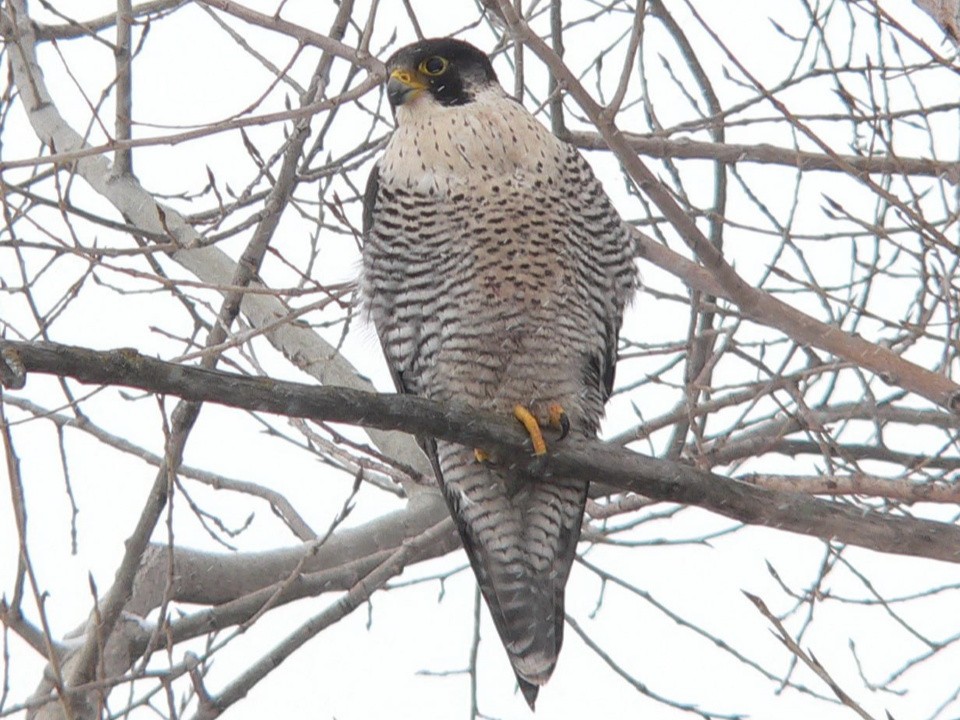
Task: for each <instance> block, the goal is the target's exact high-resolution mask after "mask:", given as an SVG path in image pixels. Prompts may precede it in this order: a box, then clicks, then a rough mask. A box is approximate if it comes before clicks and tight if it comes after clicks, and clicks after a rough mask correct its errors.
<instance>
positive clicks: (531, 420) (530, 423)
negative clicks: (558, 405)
mask: <svg viewBox="0 0 960 720" xmlns="http://www.w3.org/2000/svg"><path fill="white" fill-rule="evenodd" d="M551 412H552V410H551ZM513 416H514V417H515V418H516V419H517V420H519V421H520V422H521V423H523V427H524V428H526V430H527V434H528V435H529V436H530V442H531V443H532V444H533V454H534V455H545V454H546V452H547V444H546V443H545V442H544V441H543V433H542V432H541V431H540V423H538V422H537V419H536V418H535V417H534V416H533V413H532V412H530V411H529V410H527V408H525V407H524V406H523V405H514V406H513Z"/></svg>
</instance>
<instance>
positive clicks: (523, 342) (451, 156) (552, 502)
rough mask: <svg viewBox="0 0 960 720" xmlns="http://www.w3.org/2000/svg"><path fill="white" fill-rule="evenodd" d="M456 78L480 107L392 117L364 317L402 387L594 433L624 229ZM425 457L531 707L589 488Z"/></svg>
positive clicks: (432, 449)
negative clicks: (553, 411) (519, 409)
mask: <svg viewBox="0 0 960 720" xmlns="http://www.w3.org/2000/svg"><path fill="white" fill-rule="evenodd" d="M427 42H428V43H429V42H431V41H427ZM434 42H438V41H434ZM444 42H447V43H449V42H451V41H444ZM467 47H468V48H470V46H467ZM471 49H472V48H471ZM473 50H474V51H475V52H476V53H477V54H478V55H479V51H476V50H475V49H473ZM403 52H404V51H401V53H403ZM401 53H398V54H397V55H396V56H395V60H393V61H391V63H389V64H388V66H397V65H402V62H401V61H402V60H405V58H404V56H402V55H401ZM398 57H399V58H400V60H396V58H398ZM480 58H482V59H483V60H484V61H485V60H486V58H485V57H484V56H482V55H480ZM469 60H470V57H469V54H468V55H466V56H465V59H461V64H460V68H459V69H460V70H461V71H464V64H468V63H469ZM477 62H479V60H478V61H477ZM451 64H453V63H451ZM454 69H457V68H456V67H455V68H454ZM467 69H469V68H467ZM489 72H490V73H492V69H491V70H490V71H489ZM471 77H473V78H475V81H474V83H473V84H470V83H469V82H467V80H469V79H470V78H471ZM460 79H461V80H462V83H461V84H462V85H463V87H465V88H466V89H467V90H468V91H469V93H470V96H469V102H463V103H461V104H441V103H438V102H436V101H435V100H434V98H432V97H431V95H430V93H429V92H423V93H420V94H419V97H416V98H415V99H413V100H412V101H410V102H404V103H403V104H401V105H400V106H398V107H397V108H396V116H397V123H398V125H397V129H396V130H395V132H394V133H393V135H392V136H391V138H390V140H389V142H388V144H387V147H386V149H385V151H384V153H383V156H382V157H381V158H380V160H379V161H378V163H377V164H376V166H375V167H374V169H373V171H372V173H371V179H370V182H369V184H368V188H367V193H366V198H365V212H364V219H365V229H364V253H363V274H362V281H361V289H362V297H363V302H364V306H365V310H366V312H367V313H368V314H369V317H370V318H371V320H372V321H373V323H374V325H375V327H376V329H377V333H378V335H379V337H380V340H381V343H382V345H383V348H384V352H385V355H386V357H387V361H388V364H389V365H390V367H391V372H392V373H393V376H394V379H395V381H396V383H397V387H398V389H399V390H400V391H402V392H408V393H412V394H416V395H420V396H423V397H427V398H430V399H433V400H437V401H440V402H445V401H450V400H456V401H461V402H467V403H469V404H471V405H473V406H474V407H477V408H481V409H484V410H489V411H494V412H498V413H503V414H505V415H509V414H511V413H512V410H513V407H514V405H516V404H521V405H524V406H526V407H528V408H530V410H531V411H532V412H533V413H534V415H536V416H537V417H538V418H540V419H541V421H542V422H544V423H545V422H546V419H547V416H548V408H549V406H550V405H551V404H552V403H559V404H560V405H562V406H563V408H564V409H565V411H566V413H567V415H568V417H569V419H570V423H571V428H572V430H571V431H572V432H576V433H582V434H584V435H588V436H592V435H595V434H596V432H597V429H598V425H599V421H600V417H601V415H602V412H603V405H604V402H605V401H606V399H607V397H608V396H609V394H610V391H611V386H612V383H613V370H614V365H615V363H616V352H617V333H618V330H619V327H620V323H621V319H622V316H623V311H624V306H625V304H626V303H627V302H628V300H629V299H630V298H631V296H632V295H633V293H634V291H635V287H636V284H637V274H636V268H635V264H634V261H633V258H634V256H635V249H634V246H633V244H632V241H631V239H630V238H631V236H630V231H629V229H628V228H627V227H626V226H625V225H624V224H623V223H622V221H621V220H620V217H619V216H618V215H617V213H616V211H615V210H614V208H613V207H612V205H611V204H610V201H609V199H608V198H607V196H606V194H605V193H604V191H603V189H602V187H601V186H600V183H599V182H598V180H597V179H596V177H595V176H594V174H593V172H592V170H591V169H590V166H589V165H588V164H587V163H586V161H585V160H584V159H583V158H582V157H581V155H580V154H579V153H578V152H577V151H576V149H574V148H573V147H571V146H570V145H567V144H565V143H563V142H561V141H559V140H558V139H557V138H555V137H554V136H553V135H551V134H550V132H549V131H548V130H547V129H546V128H545V127H544V126H542V125H541V124H540V123H539V122H537V121H536V119H535V118H534V117H533V116H532V115H530V113H529V112H527V111H526V110H525V109H524V108H523V106H522V105H520V104H519V103H517V102H515V101H514V100H512V99H511V98H510V97H509V96H507V95H506V93H505V92H504V91H503V90H502V88H501V87H500V85H499V84H498V83H497V82H495V81H491V80H489V79H488V78H485V77H483V76H482V74H481V73H479V72H477V73H474V74H473V75H471V74H470V73H467V72H465V71H464V72H463V73H462V77H461V78H460ZM424 446H425V448H426V449H427V451H428V454H430V455H431V460H432V461H433V464H434V468H435V470H436V471H437V476H438V480H439V482H440V485H441V488H442V490H443V493H444V496H445V498H446V501H447V503H448V505H449V508H450V511H451V513H452V515H453V517H454V518H455V520H456V522H457V526H458V528H459V531H460V535H461V538H462V539H463V544H464V548H465V549H466V552H467V555H468V556H469V558H470V563H471V566H472V567H473V570H474V573H475V574H476V577H477V581H478V583H479V585H480V588H481V590H482V593H483V596H484V598H485V600H486V602H487V605H488V606H489V608H490V611H491V615H492V616H493V620H494V623H495V625H496V628H497V631H498V632H499V634H500V637H501V640H502V641H503V644H504V646H505V648H506V650H507V654H508V656H509V658H510V661H511V663H512V665H513V667H514V670H515V672H516V675H517V678H518V681H519V682H520V687H521V689H522V690H523V692H524V695H525V697H526V698H527V701H528V702H529V703H530V704H531V707H532V705H533V700H534V699H535V698H536V693H537V689H538V687H539V686H540V685H542V684H543V683H544V682H546V680H547V679H548V678H549V677H550V674H551V672H552V671H553V668H554V666H555V664H556V660H557V655H558V653H559V651H560V646H561V643H562V639H563V623H564V619H563V612H564V611H563V598H564V587H565V585H566V581H567V578H568V576H569V573H570V568H571V565H572V562H573V559H574V555H575V552H576V545H577V540H578V538H579V535H580V524H581V521H582V517H583V508H584V502H585V500H586V495H587V486H588V483H587V482H586V481H585V480H580V479H576V478H557V477H548V478H542V479H531V478H527V477H524V478H521V477H517V476H516V475H515V473H512V472H511V470H510V468H509V467H506V466H501V465H499V464H497V463H496V458H494V459H493V462H491V463H480V462H477V460H476V458H475V457H474V453H473V451H472V449H470V448H464V447H462V446H458V445H456V444H453V443H448V442H443V441H440V442H436V443H434V442H432V441H427V442H425V443H424Z"/></svg>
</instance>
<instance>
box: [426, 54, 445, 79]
mask: <svg viewBox="0 0 960 720" xmlns="http://www.w3.org/2000/svg"><path fill="white" fill-rule="evenodd" d="M449 64H450V63H448V62H447V59H446V58H442V57H440V56H439V55H434V56H433V57H428V58H427V59H426V60H424V61H423V62H422V63H420V72H422V73H423V74H424V75H442V74H443V73H444V71H445V70H446V69H447V65H449Z"/></svg>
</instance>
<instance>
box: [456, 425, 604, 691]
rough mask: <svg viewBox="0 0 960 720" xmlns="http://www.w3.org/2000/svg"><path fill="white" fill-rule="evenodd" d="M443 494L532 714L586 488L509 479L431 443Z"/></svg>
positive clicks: (554, 639)
mask: <svg viewBox="0 0 960 720" xmlns="http://www.w3.org/2000/svg"><path fill="white" fill-rule="evenodd" d="M437 451H438V460H439V463H438V464H439V466H440V471H441V472H440V477H441V478H442V485H443V491H444V496H445V497H446V500H447V503H448V505H449V507H450V511H451V513H452V515H453V517H454V519H455V521H456V523H457V528H458V530H459V531H460V537H461V538H462V540H463V545H464V549H465V550H466V551H467V556H468V557H469V559H470V564H471V566H472V567H473V571H474V574H475V575H476V577H477V582H478V584H479V585H480V590H481V592H482V593H483V596H484V599H485V600H486V603H487V606H488V607H489V609H490V614H491V616H492V617H493V621H494V625H495V626H496V628H497V632H498V633H499V635H500V639H501V641H502V642H503V645H504V648H505V649H506V651H507V655H508V656H509V658H510V662H511V664H512V666H513V668H514V672H515V673H516V675H517V681H518V682H519V684H520V689H521V691H522V692H523V695H524V698H525V699H526V700H527V703H528V704H529V705H530V707H531V708H533V705H534V702H535V700H536V697H537V691H538V690H539V686H540V685H543V684H544V683H545V682H546V681H547V680H548V679H549V678H550V675H551V674H552V672H553V669H554V667H555V665H556V663H557V656H558V654H559V652H560V646H561V645H562V643H563V622H564V619H563V618H564V615H563V598H564V587H565V585H566V582H567V577H568V576H569V574H570V568H571V565H572V564H573V558H574V555H575V553H576V546H577V540H578V539H579V536H580V523H581V520H582V517H583V506H584V502H585V501H586V492H587V485H586V483H584V482H582V481H578V480H569V479H565V478H549V479H548V480H544V481H537V480H532V479H520V480H516V481H515V480H513V479H511V478H508V477H507V476H506V475H505V474H504V472H503V471H502V470H499V469H497V468H496V467H495V466H491V465H486V464H480V463H478V462H476V460H475V458H474V455H473V452H472V451H471V450H469V449H466V448H463V447H461V446H458V445H452V444H449V443H445V442H438V443H437Z"/></svg>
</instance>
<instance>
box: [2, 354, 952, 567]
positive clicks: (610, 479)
mask: <svg viewBox="0 0 960 720" xmlns="http://www.w3.org/2000/svg"><path fill="white" fill-rule="evenodd" d="M10 356H12V357H15V358H16V359H17V361H18V362H19V364H20V366H21V367H22V368H23V371H25V372H28V373H29V372H39V373H44V374H51V375H56V376H59V377H67V378H73V379H75V380H78V381H80V382H82V383H88V384H100V385H125V386H128V387H133V388H138V389H140V390H144V391H147V392H154V393H161V394H170V395H176V396H178V397H181V398H184V399H187V400H195V401H205V402H215V403H219V404H222V405H229V406H231V407H237V408H243V409H246V410H256V411H261V412H271V413H277V414H281V415H290V416H296V417H304V418H311V419H314V420H323V421H327V422H342V423H348V424H352V425H362V426H364V427H375V428H379V429H381V430H403V431H405V432H410V433H414V434H417V435H429V436H433V437H437V438H441V439H444V440H452V441H455V442H460V443H463V444H464V445H469V446H474V447H485V448H491V449H497V450H500V451H502V452H503V453H504V456H505V457H509V458H510V459H511V461H512V462H515V463H517V464H518V465H523V464H524V463H525V462H527V463H528V465H529V462H528V461H525V460H524V459H523V458H527V459H528V460H529V454H528V453H529V449H527V448H526V444H525V440H526V435H525V434H524V433H523V432H522V431H521V430H520V429H519V428H518V427H516V426H515V425H514V424H513V423H511V422H509V421H507V420H506V419H504V418H501V417H499V416H497V415H493V414H490V413H484V412H478V411H476V410H473V409H471V408H469V407H467V406H465V405H461V404H450V405H448V406H441V405H439V404H437V403H434V402H431V401H429V400H425V399H423V398H417V397H412V396H407V395H399V396H397V395H377V394H372V393H366V392H361V391H357V390H351V389H349V388H341V387H332V386H326V387H318V386H315V385H306V384H302V383H291V382H281V381H278V380H270V379H265V378H251V377H244V376H241V375H235V374H231V373H224V372H219V371H214V370H207V369H203V368H197V367H186V366H183V365H176V364H174V363H168V362H164V361H162V360H155V359H152V358H148V357H145V356H143V355H140V354H139V353H137V352H136V351H135V350H132V349H122V350H114V351H109V352H100V351H95V350H88V349H85V348H78V347H72V346H67V345H58V344H53V343H24V342H13V341H8V340H0V357H4V358H5V357H10ZM2 375H3V373H0V376H2ZM527 471H528V472H538V471H535V470H533V469H532V468H531V467H528V468H527ZM542 472H544V473H545V475H546V476H550V475H576V476H578V477H584V478H590V479H592V480H594V482H601V483H603V484H605V485H609V486H612V487H616V488H618V489H620V490H626V491H631V492H636V493H639V494H641V495H645V496H646V497H649V498H653V499H655V500H660V501H666V502H676V503H682V504H687V505H696V506H698V507H701V508H704V509H706V510H710V511H712V512H715V513H718V514H720V515H724V516H725V517H729V518H732V519H735V520H738V521H740V522H744V523H747V524H751V525H762V526H766V527H772V528H777V529H780V530H789V531H791V532H796V533H800V534H803V535H812V536H814V537H819V538H821V539H823V540H828V541H830V540H835V541H838V542H843V543H848V544H851V545H858V546H861V547H865V548H870V549H873V550H877V551H880V552H887V553H894V554H897V555H915V556H919V557H927V558H933V559H937V560H946V561H948V562H958V561H960V528H957V527H955V526H954V525H948V524H945V523H940V522H935V521H931V520H919V519H915V518H908V517H897V516H892V515H884V514H882V513H879V512H874V511H869V510H865V509H863V508H861V507H850V506H846V505H840V504H838V503H831V502H828V501H825V500H820V499H817V498H814V497H810V496H807V495H801V494H797V493H790V492H781V491H774V490H768V489H765V488H760V487H756V486H753V485H750V484H749V483H744V482H739V481H736V480H732V479H730V478H727V477H723V476H721V475H717V474H715V473H710V472H705V471H703V470H698V469H696V468H693V467H690V466H688V465H684V464H682V463H678V462H670V461H666V460H658V459H656V458H652V457H648V456H645V455H641V454H639V453H635V452H632V451H630V450H627V449H625V448H619V447H615V446H611V445H608V444H606V443H603V442H601V441H599V440H594V439H588V438H578V437H569V438H567V439H566V440H564V441H563V442H562V443H559V444H556V445H554V446H553V448H552V450H551V452H550V453H549V454H548V457H547V459H546V461H545V462H544V463H543V468H542Z"/></svg>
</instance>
